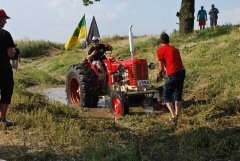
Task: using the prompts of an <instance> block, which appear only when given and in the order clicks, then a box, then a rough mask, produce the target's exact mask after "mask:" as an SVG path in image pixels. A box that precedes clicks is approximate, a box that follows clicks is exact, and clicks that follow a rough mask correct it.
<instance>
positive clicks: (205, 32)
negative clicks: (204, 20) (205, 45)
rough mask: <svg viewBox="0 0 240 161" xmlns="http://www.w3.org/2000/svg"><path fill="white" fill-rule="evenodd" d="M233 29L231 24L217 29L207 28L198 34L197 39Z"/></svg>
mask: <svg viewBox="0 0 240 161" xmlns="http://www.w3.org/2000/svg"><path fill="white" fill-rule="evenodd" d="M231 30H232V26H231V25H225V26H220V27H219V28H218V29H217V30H213V29H211V28H207V29H205V30H203V31H200V32H198V33H197V34H196V40H207V39H210V38H214V37H218V36H221V35H226V34H229V33H230V32H231Z"/></svg>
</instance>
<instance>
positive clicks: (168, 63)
mask: <svg viewBox="0 0 240 161" xmlns="http://www.w3.org/2000/svg"><path fill="white" fill-rule="evenodd" d="M160 43H161V44H162V45H161V47H160V48H158V50H157V58H158V60H159V76H160V77H164V75H166V74H167V80H166V82H165V85H164V88H163V99H164V102H165V103H166V105H167V107H168V109H169V111H170V113H171V118H170V121H171V122H175V121H176V120H177V118H178V116H179V114H180V108H181V107H180V106H181V101H182V94H183V84H184V79H185V69H184V66H183V63H182V59H181V56H180V53H179V50H178V49H177V48H175V47H174V46H171V45H169V36H168V34H166V33H162V34H161V36H160ZM172 99H173V100H174V104H173V102H172Z"/></svg>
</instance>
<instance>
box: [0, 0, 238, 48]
mask: <svg viewBox="0 0 240 161" xmlns="http://www.w3.org/2000/svg"><path fill="white" fill-rule="evenodd" d="M211 4H215V7H216V8H218V10H219V12H220V13H219V19H218V24H219V25H223V24H230V23H231V24H240V0H196V1H195V22H194V23H195V29H198V25H197V21H196V17H197V12H198V10H199V9H200V7H201V6H204V8H205V9H206V11H207V12H208V11H209V10H210V8H211ZM180 6H181V0H101V2H96V3H94V5H90V6H87V7H86V6H83V5H82V0H0V8H1V9H4V10H5V12H6V13H7V15H8V16H10V17H11V19H9V20H7V24H6V25H5V27H4V29H6V30H8V31H9V32H10V33H11V34H12V37H13V38H14V40H21V39H30V40H49V41H53V42H59V43H65V42H66V41H67V39H68V38H69V37H70V36H71V34H72V33H73V31H74V29H75V28H76V26H77V24H78V23H79V21H80V19H81V18H82V16H83V15H84V14H85V16H86V23H87V30H88V29H89V26H90V23H91V21H92V17H93V16H95V18H96V21H97V25H98V29H99V32H100V35H101V37H110V36H114V35H119V36H125V35H128V29H129V26H130V25H133V34H134V35H136V36H140V35H155V34H160V33H161V32H163V31H165V32H167V33H171V32H172V31H173V30H174V29H176V30H178V28H179V27H178V24H177V23H178V22H179V20H178V17H176V12H177V11H179V9H180ZM208 26H209V21H207V27H208Z"/></svg>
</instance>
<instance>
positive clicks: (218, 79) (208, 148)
mask: <svg viewBox="0 0 240 161" xmlns="http://www.w3.org/2000/svg"><path fill="white" fill-rule="evenodd" d="M238 35H239V30H235V29H234V28H232V27H231V26H223V27H220V28H218V29H217V30H210V29H206V30H204V31H201V32H196V33H193V34H191V35H180V34H178V33H176V32H175V33H173V34H172V35H171V37H170V41H171V42H172V44H173V45H175V46H177V47H178V48H179V49H180V52H181V54H182V58H183V62H184V66H185V68H186V71H187V77H186V81H185V91H184V102H183V109H182V114H181V116H180V118H179V120H178V122H177V123H176V124H175V125H169V124H167V123H165V122H166V120H167V119H168V113H167V114H164V113H163V114H157V115H155V114H152V115H148V114H146V113H145V114H139V113H134V112H132V111H131V112H132V113H130V116H126V117H124V118H122V119H121V120H120V122H119V123H115V122H114V120H113V119H112V118H104V119H102V118H96V117H87V116H86V113H87V109H83V110H82V109H73V108H70V107H68V106H66V105H61V104H58V103H52V102H49V100H48V99H47V98H45V97H44V96H42V95H41V94H39V93H38V92H37V90H36V89H35V90H34V91H35V92H37V93H35V92H32V91H29V87H33V86H35V85H38V86H40V87H45V86H50V85H51V86H52V85H63V84H64V81H65V75H66V72H67V69H68V68H69V66H70V65H72V64H77V63H80V62H81V60H82V59H84V58H85V56H86V54H87V51H86V50H82V49H78V48H76V49H73V50H70V51H65V52H60V53H59V54H57V55H54V54H53V55H51V54H50V55H51V56H47V57H46V56H43V55H45V54H46V53H47V52H46V51H48V52H49V51H51V49H52V47H54V48H57V49H61V46H58V45H56V46H55V45H54V43H50V42H42V41H36V42H32V41H25V42H24V41H23V42H19V48H20V49H22V52H23V54H24V57H25V59H23V60H22V61H23V63H22V64H20V69H19V71H18V72H17V73H15V80H16V81H15V90H14V96H13V102H12V104H11V108H10V111H9V117H10V118H11V119H13V120H15V121H16V122H17V123H18V125H17V126H16V127H14V128H13V129H7V130H3V129H1V130H0V135H1V139H0V158H1V159H6V160H20V161H21V160H46V161H47V160H48V161H50V160H80V161H81V160H82V161H85V160H105V161H125V160H126V161H138V160H143V161H147V160H152V161H157V160H163V161H165V160H166V161H168V160H191V161H195V160H196V161H205V160H233V161H235V160H240V155H239V151H240V146H239V145H240V140H239V133H240V131H239V130H240V127H239V125H240V122H239V120H240V102H239V100H240V95H239V93H240V88H239V80H240V75H239V73H240V72H239V69H240V66H239V56H238V52H239V50H240V48H239V45H238V42H239V41H240V37H239V36H238ZM103 41H108V42H112V44H113V47H114V49H115V50H114V51H113V53H112V55H114V56H121V57H122V58H129V57H130V55H129V46H128V43H127V40H126V38H125V37H119V36H116V37H113V38H112V39H111V38H109V39H108V38H106V39H104V40H103ZM115 41H116V42H115ZM114 45H116V47H115V46H114ZM158 45H159V44H158V39H157V38H155V37H139V38H136V43H135V47H136V55H135V57H138V58H146V59H147V60H148V61H152V62H155V63H157V64H158V60H157V59H156V55H155V52H156V49H157V48H158ZM35 56H40V57H37V59H36V58H35ZM33 57H34V59H33ZM156 68H157V67H156ZM157 69H158V68H157ZM154 72H155V71H151V73H150V75H151V77H150V78H151V79H153V76H154ZM151 81H153V80H151Z"/></svg>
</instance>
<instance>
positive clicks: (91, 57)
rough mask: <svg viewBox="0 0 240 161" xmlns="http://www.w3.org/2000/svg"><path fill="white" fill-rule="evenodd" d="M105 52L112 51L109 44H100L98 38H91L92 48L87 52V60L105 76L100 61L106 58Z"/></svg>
mask: <svg viewBox="0 0 240 161" xmlns="http://www.w3.org/2000/svg"><path fill="white" fill-rule="evenodd" d="M106 51H112V46H111V45H109V44H100V43H99V38H98V37H95V36H93V38H92V47H91V48H90V49H89V51H88V56H87V59H88V61H89V62H91V63H92V64H93V65H94V66H96V67H97V69H99V70H100V71H101V74H105V70H104V68H103V66H102V61H103V60H104V59H106V56H105V55H104V53H105V52H106Z"/></svg>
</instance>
